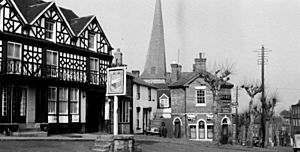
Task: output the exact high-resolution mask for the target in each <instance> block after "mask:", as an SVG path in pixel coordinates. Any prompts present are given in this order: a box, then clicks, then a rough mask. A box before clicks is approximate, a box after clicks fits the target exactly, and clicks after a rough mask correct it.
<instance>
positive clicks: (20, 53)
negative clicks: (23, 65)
mask: <svg viewBox="0 0 300 152" xmlns="http://www.w3.org/2000/svg"><path fill="white" fill-rule="evenodd" d="M9 44H13V46H14V50H13V55H12V56H9V53H8V51H10V50H9V49H8V47H9ZM16 45H19V46H20V49H19V57H15V54H16V53H15V50H16V47H15V46H16ZM7 58H8V59H14V60H21V58H22V44H21V43H17V42H12V41H8V42H7Z"/></svg>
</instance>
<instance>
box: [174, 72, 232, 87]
mask: <svg viewBox="0 0 300 152" xmlns="http://www.w3.org/2000/svg"><path fill="white" fill-rule="evenodd" d="M203 75H208V76H210V77H214V75H212V74H211V73H209V72H206V71H201V72H182V73H181V75H180V77H179V80H178V81H176V82H174V83H171V84H170V85H169V87H170V88H174V87H184V86H188V85H189V84H190V83H191V82H193V81H194V80H195V79H197V78H198V77H203ZM221 86H222V88H226V87H229V88H232V87H233V84H231V83H229V82H225V81H224V82H223V84H221Z"/></svg>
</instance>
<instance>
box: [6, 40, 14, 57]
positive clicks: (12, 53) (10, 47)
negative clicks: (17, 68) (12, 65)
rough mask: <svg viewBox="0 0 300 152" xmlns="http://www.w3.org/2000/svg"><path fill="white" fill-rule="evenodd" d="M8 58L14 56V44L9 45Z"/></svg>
mask: <svg viewBox="0 0 300 152" xmlns="http://www.w3.org/2000/svg"><path fill="white" fill-rule="evenodd" d="M7 56H8V57H13V56H14V44H12V43H8V44H7Z"/></svg>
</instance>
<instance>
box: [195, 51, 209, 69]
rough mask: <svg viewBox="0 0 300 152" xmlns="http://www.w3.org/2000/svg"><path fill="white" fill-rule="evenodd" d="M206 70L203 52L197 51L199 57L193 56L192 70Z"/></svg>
mask: <svg viewBox="0 0 300 152" xmlns="http://www.w3.org/2000/svg"><path fill="white" fill-rule="evenodd" d="M201 71H206V58H204V57H203V53H202V52H200V53H199V58H195V63H194V64H193V72H201Z"/></svg>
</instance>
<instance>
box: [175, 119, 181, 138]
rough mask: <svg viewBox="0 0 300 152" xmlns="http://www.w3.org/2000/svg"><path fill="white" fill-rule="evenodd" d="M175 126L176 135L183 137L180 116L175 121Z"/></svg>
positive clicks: (176, 136)
mask: <svg viewBox="0 0 300 152" xmlns="http://www.w3.org/2000/svg"><path fill="white" fill-rule="evenodd" d="M174 127H175V129H174V137H175V138H181V121H180V120H179V119H178V118H176V119H175V121H174Z"/></svg>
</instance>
